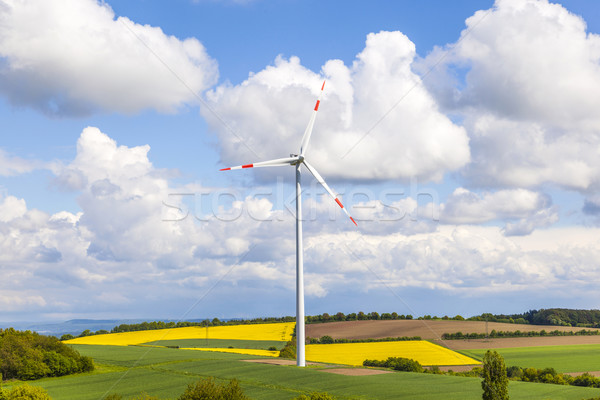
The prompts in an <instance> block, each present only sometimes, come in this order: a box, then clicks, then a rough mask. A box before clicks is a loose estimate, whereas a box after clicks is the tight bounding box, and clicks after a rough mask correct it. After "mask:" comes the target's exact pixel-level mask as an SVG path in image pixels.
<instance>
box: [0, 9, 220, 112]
mask: <svg viewBox="0 0 600 400" xmlns="http://www.w3.org/2000/svg"><path fill="white" fill-rule="evenodd" d="M0 56H1V57H2V62H1V63H0V93H2V94H4V95H5V96H6V97H7V98H8V99H9V101H10V102H11V103H13V104H15V105H26V106H31V107H34V108H37V109H40V110H43V111H44V112H46V113H49V114H56V115H80V114H87V113H90V112H94V111H116V112H123V113H135V112H138V111H140V110H143V109H147V108H152V109H155V110H158V111H160V112H172V111H174V110H176V109H177V108H178V107H180V106H181V105H183V104H186V103H190V102H195V101H196V98H195V96H197V95H198V94H199V93H200V92H201V91H202V90H205V89H206V88H208V87H209V86H211V85H212V84H214V83H215V82H216V79H217V74H218V71H217V65H216V62H215V61H214V60H213V59H211V58H210V57H209V56H208V54H207V53H206V50H205V48H204V46H203V45H202V44H201V43H200V42H199V41H198V40H197V39H194V38H188V39H185V40H180V39H178V38H176V37H174V36H169V35H167V34H165V33H164V32H163V31H162V30H161V29H160V28H158V27H152V26H149V25H140V24H137V23H135V22H134V21H131V20H129V19H128V18H127V17H116V16H115V14H114V12H113V11H112V9H111V8H110V7H109V6H108V5H107V4H106V3H104V2H98V1H96V0H4V1H2V3H0Z"/></svg>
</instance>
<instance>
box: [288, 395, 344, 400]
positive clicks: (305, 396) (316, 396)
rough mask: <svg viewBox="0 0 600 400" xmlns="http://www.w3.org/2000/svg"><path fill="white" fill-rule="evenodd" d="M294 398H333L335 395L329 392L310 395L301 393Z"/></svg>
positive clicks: (326, 399) (324, 399) (332, 399)
mask: <svg viewBox="0 0 600 400" xmlns="http://www.w3.org/2000/svg"><path fill="white" fill-rule="evenodd" d="M294 400H335V397H333V396H332V395H330V394H329V393H312V394H311V395H310V396H307V395H305V394H303V395H301V396H298V397H296V398H294Z"/></svg>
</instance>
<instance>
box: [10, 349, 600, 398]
mask: <svg viewBox="0 0 600 400" xmlns="http://www.w3.org/2000/svg"><path fill="white" fill-rule="evenodd" d="M73 347H74V348H76V349H77V350H78V351H79V352H81V354H83V355H88V356H91V357H92V358H94V360H95V362H96V363H97V364H99V366H100V368H99V369H98V371H96V372H94V373H88V374H81V375H77V376H68V377H62V378H51V379H44V380H41V381H36V382H33V384H34V385H37V386H42V387H44V388H45V389H46V390H48V392H49V394H50V396H52V398H53V399H54V400H67V399H69V400H70V399H78V400H99V399H101V398H102V397H103V396H104V395H105V394H108V393H120V394H122V395H124V396H134V395H137V394H139V393H140V392H141V391H146V392H147V393H149V394H151V395H156V396H159V397H161V398H176V397H178V396H179V395H180V394H181V393H183V391H184V390H185V387H186V385H187V384H188V383H190V382H193V381H195V380H197V379H199V378H203V377H208V376H214V377H216V378H217V379H223V380H228V379H232V378H237V379H238V380H240V383H241V386H242V388H243V389H244V391H245V393H246V394H247V395H248V396H249V397H251V398H252V399H265V400H267V399H274V400H278V399H281V400H288V399H292V398H294V397H296V396H298V395H299V394H302V393H310V392H312V391H326V392H329V393H331V394H333V395H335V396H337V397H338V398H340V399H399V398H400V399H401V398H407V399H423V400H425V399H434V400H435V399H445V400H448V399H450V400H452V399H456V400H459V399H460V400H462V399H480V398H481V393H482V391H481V386H480V380H479V379H476V378H461V377H452V376H440V375H430V374H416V373H390V374H383V375H373V376H343V375H335V374H330V373H327V372H323V370H324V366H318V367H308V368H303V369H302V368H296V367H293V366H273V365H264V364H254V363H248V362H244V361H241V360H243V359H245V358H247V357H248V356H243V355H239V354H225V353H215V352H203V351H195V350H181V349H164V348H152V347H133V346H130V347H123V346H91V345H74V346H73ZM7 386H8V385H7ZM509 393H510V397H511V399H513V400H519V399H559V400H560V399H565V400H571V399H572V400H581V399H587V398H591V397H595V396H600V389H591V388H580V387H573V386H559V385H547V384H535V383H523V382H511V383H510V386H509Z"/></svg>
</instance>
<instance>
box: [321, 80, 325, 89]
mask: <svg viewBox="0 0 600 400" xmlns="http://www.w3.org/2000/svg"><path fill="white" fill-rule="evenodd" d="M324 87H325V81H323V84H322V85H321V91H323V88H324Z"/></svg>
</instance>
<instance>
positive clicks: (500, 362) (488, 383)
mask: <svg viewBox="0 0 600 400" xmlns="http://www.w3.org/2000/svg"><path fill="white" fill-rule="evenodd" d="M481 388H482V389H483V397H482V398H483V400H508V377H507V376H506V365H505V364H504V359H503V358H502V356H501V355H500V354H498V353H497V352H496V351H491V350H488V351H487V352H486V353H485V356H483V381H482V382H481Z"/></svg>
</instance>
